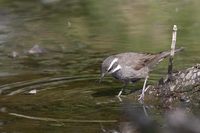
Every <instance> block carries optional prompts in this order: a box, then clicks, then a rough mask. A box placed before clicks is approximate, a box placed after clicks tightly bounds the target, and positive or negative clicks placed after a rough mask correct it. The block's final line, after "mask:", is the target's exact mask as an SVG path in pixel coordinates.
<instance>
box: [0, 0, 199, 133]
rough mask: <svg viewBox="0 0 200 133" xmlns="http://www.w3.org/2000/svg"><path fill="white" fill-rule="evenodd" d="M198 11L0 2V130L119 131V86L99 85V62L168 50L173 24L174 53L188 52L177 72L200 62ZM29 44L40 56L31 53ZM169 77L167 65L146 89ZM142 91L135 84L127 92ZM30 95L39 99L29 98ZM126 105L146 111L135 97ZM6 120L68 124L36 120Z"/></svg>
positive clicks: (188, 2)
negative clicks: (116, 56)
mask: <svg viewBox="0 0 200 133" xmlns="http://www.w3.org/2000/svg"><path fill="white" fill-rule="evenodd" d="M199 4H200V2H199V1H198V0H183V1H176V2H174V1H156V2H154V1H151V0H149V1H146V0H133V1H130V0H123V1H120V0H109V1H108V0H101V1H93V0H85V1H82V0H68V1H64V0H51V1H50V0H49V1H48V0H38V1H31V0H29V1H26V0H0V90H1V96H0V110H1V115H0V130H2V131H4V132H22V133H23V132H27V131H28V132H30V133H40V132H49V133H54V132H55V133H58V132H83V133H84V132H87V133H89V132H91V133H93V132H100V131H101V130H102V126H103V127H106V128H109V129H112V128H113V129H117V128H118V122H109V120H113V121H115V120H120V119H121V117H123V116H122V114H121V111H122V108H121V107H122V103H121V102H120V101H119V100H118V99H117V98H116V97H115V95H116V94H117V93H118V92H119V90H120V88H121V86H122V85H121V83H119V82H117V81H116V80H113V79H112V78H109V77H108V78H106V79H105V80H104V81H103V82H102V83H101V84H98V83H97V80H98V78H99V67H100V63H101V61H102V60H103V59H104V58H105V57H107V56H108V55H112V54H115V53H119V52H125V51H136V52H152V53H155V52H160V51H163V50H168V49H169V48H170V44H171V34H172V33H171V30H172V26H173V25H174V24H176V25H177V26H178V36H177V47H185V51H184V52H182V53H180V54H178V55H176V57H175V61H174V63H175V64H174V65H175V69H184V68H186V67H189V66H192V65H194V64H196V63H199V61H200V58H199V57H200V56H199V52H200V45H199V44H198V42H199V41H200V38H199V34H200V33H199V32H200V23H199V21H200V15H199V12H200V9H199V6H198V5H199ZM34 45H38V46H39V47H40V48H41V49H42V53H38V54H30V49H31V48H32V47H33V46H34ZM166 71H167V61H164V62H162V63H161V64H160V65H158V67H156V69H155V70H154V71H153V72H152V73H151V75H150V77H151V78H150V81H149V82H150V83H155V82H156V81H157V80H158V79H159V78H160V77H162V76H163V75H165V74H166ZM141 86H142V82H139V83H137V85H134V87H133V86H131V87H130V88H141ZM33 89H37V94H35V95H29V94H27V93H28V92H29V91H31V90H33ZM124 100H125V101H126V100H128V101H129V102H131V103H133V106H134V107H135V108H136V109H142V108H143V107H142V105H140V104H139V103H138V101H137V99H136V98H133V99H131V100H130V99H126V98H124ZM194 108H199V107H194ZM194 110H195V109H194ZM148 111H149V113H150V114H151V115H152V116H153V117H155V119H160V117H162V116H161V114H162V113H160V112H162V111H163V110H162V109H160V110H159V109H149V110H148ZM9 113H18V114H23V115H27V116H33V117H40V118H52V119H65V120H66V119H67V120H69V121H68V122H62V121H58V122H55V121H45V120H33V119H26V118H19V117H15V116H12V115H9ZM71 120H77V121H75V122H72V121H71ZM84 120H85V122H84ZM87 120H89V121H90V120H91V122H88V121H87ZM93 120H97V122H92V121H93ZM98 120H105V121H107V123H104V122H98ZM81 121H82V122H81Z"/></svg>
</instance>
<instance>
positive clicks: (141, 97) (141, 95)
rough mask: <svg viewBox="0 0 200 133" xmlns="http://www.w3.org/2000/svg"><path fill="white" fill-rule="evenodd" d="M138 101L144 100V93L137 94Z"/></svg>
mask: <svg viewBox="0 0 200 133" xmlns="http://www.w3.org/2000/svg"><path fill="white" fill-rule="evenodd" d="M138 101H144V93H141V94H140V95H139V98H138Z"/></svg>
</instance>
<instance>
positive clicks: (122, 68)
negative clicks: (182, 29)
mask: <svg viewBox="0 0 200 133" xmlns="http://www.w3.org/2000/svg"><path fill="white" fill-rule="evenodd" d="M182 49H183V48H179V49H176V50H175V53H176V52H179V51H181V50H182ZM169 55H170V51H164V52H160V53H157V54H149V53H135V52H126V53H120V54H116V55H112V56H109V57H107V58H106V59H105V60H104V61H103V63H102V64H101V78H100V82H101V81H102V79H103V77H104V76H105V75H112V76H113V77H114V78H116V79H118V80H120V81H122V82H123V83H124V85H125V87H126V85H127V84H128V83H134V82H136V81H138V80H140V79H145V81H144V84H143V89H142V93H141V95H140V97H139V99H138V100H144V93H145V91H146V82H147V79H148V77H149V72H150V71H152V70H153V68H154V66H155V65H157V64H158V63H159V62H161V61H162V60H163V59H164V58H166V57H168V56H169ZM123 88H124V87H123ZM123 88H122V89H121V91H120V92H119V94H118V97H120V96H121V94H122V91H123Z"/></svg>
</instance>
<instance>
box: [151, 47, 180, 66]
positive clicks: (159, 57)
mask: <svg viewBox="0 0 200 133" xmlns="http://www.w3.org/2000/svg"><path fill="white" fill-rule="evenodd" d="M183 49H184V48H183V47H181V48H177V49H175V51H174V52H175V53H177V52H180V51H182V50H183ZM170 53H171V51H164V52H160V53H158V54H157V56H156V57H155V58H154V60H153V61H152V62H151V63H150V64H149V67H153V66H155V65H156V64H158V63H159V62H161V61H162V60H163V59H164V58H166V57H168V56H169V55H170Z"/></svg>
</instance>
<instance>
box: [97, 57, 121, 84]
mask: <svg viewBox="0 0 200 133" xmlns="http://www.w3.org/2000/svg"><path fill="white" fill-rule="evenodd" d="M118 60H119V59H118V58H116V57H113V56H110V57H108V58H106V59H105V60H104V61H103V63H102V64H101V77H100V80H99V82H101V81H102V80H103V78H104V76H106V75H110V74H113V73H115V72H117V71H118V70H120V69H121V66H120V65H119V61H118Z"/></svg>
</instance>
